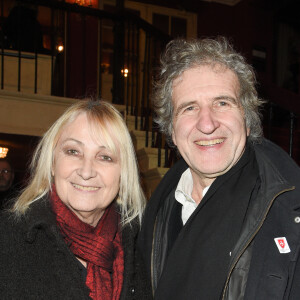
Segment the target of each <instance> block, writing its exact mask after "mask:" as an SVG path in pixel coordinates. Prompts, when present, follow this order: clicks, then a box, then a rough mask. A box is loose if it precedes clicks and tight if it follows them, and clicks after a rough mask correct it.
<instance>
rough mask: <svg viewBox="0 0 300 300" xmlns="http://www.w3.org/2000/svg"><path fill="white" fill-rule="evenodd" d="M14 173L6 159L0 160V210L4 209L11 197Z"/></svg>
mask: <svg viewBox="0 0 300 300" xmlns="http://www.w3.org/2000/svg"><path fill="white" fill-rule="evenodd" d="M14 177H15V173H14V170H13V168H12V166H11V164H10V162H9V161H8V160H7V159H0V209H2V208H4V207H5V206H6V204H7V202H8V201H9V200H10V198H11V197H12V195H13V190H14V189H13V186H12V184H13V181H14Z"/></svg>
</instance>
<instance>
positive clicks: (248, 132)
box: [247, 127, 250, 136]
mask: <svg viewBox="0 0 300 300" xmlns="http://www.w3.org/2000/svg"><path fill="white" fill-rule="evenodd" d="M249 135H250V128H248V127H247V136H249Z"/></svg>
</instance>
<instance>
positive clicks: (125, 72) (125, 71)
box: [121, 69, 129, 77]
mask: <svg viewBox="0 0 300 300" xmlns="http://www.w3.org/2000/svg"><path fill="white" fill-rule="evenodd" d="M121 73H122V74H123V76H124V77H128V73H129V71H128V69H124V70H123V69H122V70H121Z"/></svg>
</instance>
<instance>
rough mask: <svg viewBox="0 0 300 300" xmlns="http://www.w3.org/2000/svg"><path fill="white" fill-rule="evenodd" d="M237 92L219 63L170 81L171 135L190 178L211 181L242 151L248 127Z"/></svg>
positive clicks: (233, 77)
mask: <svg viewBox="0 0 300 300" xmlns="http://www.w3.org/2000/svg"><path fill="white" fill-rule="evenodd" d="M238 96H239V81H238V78H237V76H236V75H235V73H233V72H232V71H231V70H229V69H227V68H225V67H223V66H220V65H217V66H214V67H211V66H207V65H204V66H199V67H197V68H193V69H189V70H187V71H185V72H184V73H183V74H182V76H180V77H179V78H177V79H176V80H175V81H174V83H173V95H172V99H173V105H174V115H173V132H172V138H173V142H174V144H175V145H176V146H177V148H178V150H179V152H180V154H181V155H182V157H183V158H184V160H185V161H186V162H187V164H188V165H189V166H190V168H191V171H192V175H193V178H197V179H198V180H199V179H200V180H204V181H206V182H207V183H209V184H211V182H212V181H213V180H214V179H215V178H216V177H218V176H220V175H222V174H224V173H226V172H227V171H228V170H229V169H230V168H232V166H233V165H234V164H235V163H236V162H237V161H238V160H239V159H240V157H241V155H242V154H243V152H244V149H245V144H246V137H247V135H248V134H249V129H247V128H246V125H245V120H244V112H243V109H242V106H241V103H240V100H239V98H238Z"/></svg>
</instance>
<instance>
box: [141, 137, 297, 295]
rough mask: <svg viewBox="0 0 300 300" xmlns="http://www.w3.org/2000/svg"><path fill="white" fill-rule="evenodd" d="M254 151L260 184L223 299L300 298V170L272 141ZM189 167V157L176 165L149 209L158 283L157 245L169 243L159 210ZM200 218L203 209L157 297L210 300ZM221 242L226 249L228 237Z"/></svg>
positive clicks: (144, 239) (145, 240) (147, 233)
mask: <svg viewBox="0 0 300 300" xmlns="http://www.w3.org/2000/svg"><path fill="white" fill-rule="evenodd" d="M254 150H255V156H256V160H257V163H258V167H259V179H260V187H259V191H258V193H257V197H256V199H255V201H254V205H253V206H252V207H251V209H249V211H248V213H247V216H246V220H245V227H244V228H243V229H242V230H241V233H240V237H239V239H238V241H237V243H236V245H235V247H234V249H233V251H232V254H231V261H230V266H229V269H228V277H227V280H226V282H224V292H223V295H221V297H222V299H230V300H240V299H247V300H282V299H290V300H291V299H293V300H296V299H297V300H299V299H300V284H299V282H300V258H299V255H300V169H299V167H298V166H297V165H296V163H295V162H293V161H292V160H291V159H290V158H289V156H288V155H287V154H286V153H285V152H284V151H283V150H282V149H280V148H279V147H278V146H276V145H274V144H272V143H271V142H269V141H267V140H264V141H263V143H262V144H261V145H255V146H254ZM187 167H188V166H187V164H186V163H185V162H184V161H183V160H180V161H179V162H178V163H176V164H175V165H174V166H173V167H172V168H171V169H170V170H169V172H168V173H167V174H166V175H165V177H164V178H163V180H162V181H161V183H160V184H159V186H158V188H157V189H156V191H155V192H154V193H153V195H152V197H151V199H150V200H149V203H148V205H147V208H146V212H145V215H144V222H143V226H142V231H141V233H140V237H139V246H140V248H141V250H142V253H143V256H144V259H145V262H146V265H147V271H148V276H149V278H150V277H151V279H152V282H155V278H153V274H155V269H156V268H159V267H160V261H159V259H160V257H159V256H157V253H156V249H153V245H155V244H157V245H160V247H164V244H165V243H164V240H165V239H164V238H163V237H162V236H159V235H158V234H157V228H159V227H160V224H159V221H158V220H157V214H158V211H159V210H160V208H161V207H162V205H163V203H164V202H165V201H166V199H168V195H169V193H170V192H171V191H172V190H173V189H174V188H175V187H176V186H177V184H178V181H179V179H180V177H181V175H182V173H183V172H184V171H185V170H186V169H187ZM224 213H226V212H224ZM196 220H197V209H196V210H195V212H194V213H193V215H192V216H191V217H190V219H189V221H188V222H187V224H186V225H188V226H186V225H185V226H184V227H183V229H182V230H181V232H180V235H179V236H178V238H177V240H176V244H174V247H173V249H172V251H171V253H170V255H169V257H168V258H167V260H166V263H165V267H164V269H163V273H162V275H161V278H160V280H159V282H158V287H157V290H156V297H155V299H159V300H161V299H162V300H165V299H172V300H182V299H185V300H189V299H191V300H194V299H197V300H198V299H203V300H208V299H204V298H203V297H201V291H199V290H197V287H198V286H197V272H198V270H199V266H198V265H197V247H196V248H195V243H194V241H196V240H197V238H196V236H195V235H196V234H197V228H196V227H195V226H194V227H193V224H195V223H196ZM198 234H199V233H198ZM191 235H194V238H193V236H191ZM277 237H285V238H286V239H287V241H288V244H289V247H290V249H291V252H289V253H285V254H283V253H280V252H279V250H278V248H277V246H276V243H275V241H274V238H277ZM153 239H154V240H155V242H154V240H153ZM188 241H190V242H188ZM191 241H192V242H191ZM216 243H218V244H219V245H220V247H222V241H216ZM191 244H193V246H192V245H191ZM179 253H180V254H179ZM156 258H158V259H156ZM153 280H154V281H153ZM209 300H210V299H209ZM213 300H214V299H213Z"/></svg>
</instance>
